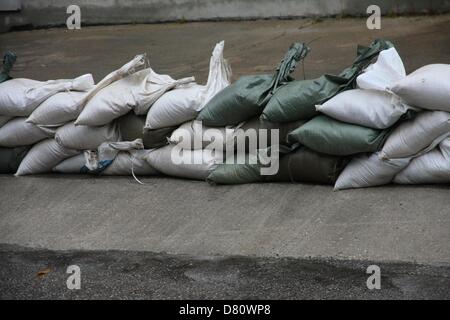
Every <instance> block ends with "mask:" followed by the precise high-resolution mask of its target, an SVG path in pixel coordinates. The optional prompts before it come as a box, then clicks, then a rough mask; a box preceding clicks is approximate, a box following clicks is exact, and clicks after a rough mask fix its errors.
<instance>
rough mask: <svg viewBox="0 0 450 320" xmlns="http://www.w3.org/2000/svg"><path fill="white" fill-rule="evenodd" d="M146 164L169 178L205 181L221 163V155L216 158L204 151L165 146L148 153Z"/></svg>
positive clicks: (212, 153) (210, 152)
mask: <svg viewBox="0 0 450 320" xmlns="http://www.w3.org/2000/svg"><path fill="white" fill-rule="evenodd" d="M147 162H148V163H149V164H150V165H151V166H152V167H153V168H155V169H156V170H158V171H159V172H162V173H164V174H166V175H169V176H174V177H181V178H187V179H194V180H205V179H206V177H208V175H209V174H210V173H211V172H212V171H213V170H214V169H215V168H216V167H217V165H218V164H219V163H221V162H223V155H220V156H217V155H215V154H214V152H212V151H211V150H206V149H205V150H202V149H200V150H186V149H182V148H180V147H179V146H176V145H167V146H165V147H162V148H159V149H155V150H152V151H150V152H149V153H148V155H147Z"/></svg>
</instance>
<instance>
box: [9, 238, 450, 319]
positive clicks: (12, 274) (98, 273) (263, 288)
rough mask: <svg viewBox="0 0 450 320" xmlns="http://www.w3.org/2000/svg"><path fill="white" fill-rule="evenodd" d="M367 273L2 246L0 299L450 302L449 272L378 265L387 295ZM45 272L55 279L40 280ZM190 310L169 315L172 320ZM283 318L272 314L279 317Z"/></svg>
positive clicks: (312, 264)
mask: <svg viewBox="0 0 450 320" xmlns="http://www.w3.org/2000/svg"><path fill="white" fill-rule="evenodd" d="M70 265H77V266H78V267H79V268H80V271H81V288H80V289H79V290H69V289H67V286H66V281H67V278H68V277H69V276H70V274H67V273H66V270H67V267H68V266H70ZM368 265H369V264H368V263H367V262H360V261H334V260H317V259H315V260H300V259H290V258H283V259H273V258H248V257H228V258H218V257H190V256H180V255H177V256H171V255H166V254H154V253H148V252H123V251H120V252H117V251H106V252H105V251H90V252H79V251H65V252H54V251H48V250H29V249H23V248H18V247H15V246H4V245H0V299H2V300H4V299H93V298H94V299H197V300H198V299H251V300H253V299H262V300H265V299H368V300H371V299H450V290H448V288H449V287H450V268H449V267H429V266H417V265H412V264H386V263H382V264H378V266H379V267H380V272H381V288H380V289H379V290H369V289H368V288H367V285H366V281H367V278H368V277H369V274H367V273H366V270H367V267H368ZM44 270H47V271H48V273H46V274H45V275H41V276H38V273H39V272H42V271H44ZM226 303H229V302H226ZM236 303H239V302H236ZM185 305H186V304H184V305H181V304H180V306H178V307H177V306H176V305H170V307H169V306H165V305H164V304H163V305H162V306H163V307H162V308H163V309H164V313H165V315H166V318H170V319H172V318H175V317H176V316H175V315H176V314H177V313H178V311H179V308H180V307H181V306H185ZM191 305H192V303H191ZM194 305H200V306H204V305H205V303H202V302H198V303H196V304H195V303H194ZM159 306H161V305H159ZM164 306H165V307H164ZM221 310H223V309H222V308H221ZM282 311H283V310H279V309H278V310H277V308H276V307H275V306H273V305H272V306H271V312H272V315H276V314H280V312H282ZM219 313H221V311H219ZM283 313H285V312H283ZM316 313H317V312H316ZM170 315H173V317H171V316H170ZM228 317H229V316H228ZM199 318H201V317H199Z"/></svg>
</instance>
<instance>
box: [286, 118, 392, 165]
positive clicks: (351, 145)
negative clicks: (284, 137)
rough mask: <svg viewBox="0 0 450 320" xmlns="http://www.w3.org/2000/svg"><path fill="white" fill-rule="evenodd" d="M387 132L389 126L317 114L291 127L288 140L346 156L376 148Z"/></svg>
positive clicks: (322, 151) (319, 150) (382, 141)
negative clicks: (382, 127) (370, 125)
mask: <svg viewBox="0 0 450 320" xmlns="http://www.w3.org/2000/svg"><path fill="white" fill-rule="evenodd" d="M389 132H390V130H389V129H388V130H377V129H372V128H366V127H361V126H358V125H354V124H349V123H344V122H341V121H337V120H334V119H332V118H329V117H327V116H324V115H321V116H317V117H315V118H313V119H312V120H310V121H308V122H307V123H306V124H304V125H303V126H301V127H300V128H298V129H296V130H294V131H292V132H291V133H290V134H289V135H288V141H290V142H292V143H294V142H298V143H300V144H302V145H304V146H306V147H308V148H310V149H312V150H314V151H317V152H320V153H325V154H329V155H336V156H347V155H353V154H357V153H362V152H376V151H378V150H380V149H381V147H382V146H383V143H384V141H385V140H386V138H387V136H388V134H389Z"/></svg>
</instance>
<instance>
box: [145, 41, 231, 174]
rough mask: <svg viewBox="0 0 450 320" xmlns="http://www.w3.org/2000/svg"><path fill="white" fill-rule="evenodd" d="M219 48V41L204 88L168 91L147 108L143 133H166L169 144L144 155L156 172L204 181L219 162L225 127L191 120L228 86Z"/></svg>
mask: <svg viewBox="0 0 450 320" xmlns="http://www.w3.org/2000/svg"><path fill="white" fill-rule="evenodd" d="M223 49H224V42H223V41H222V42H220V43H218V44H217V45H216V46H215V48H214V50H213V53H212V56H211V59H210V65H209V75H208V81H207V83H206V85H204V86H201V85H198V84H189V85H185V86H183V87H180V88H176V89H174V90H171V91H169V92H167V93H165V94H164V95H163V96H162V97H161V98H160V99H159V100H158V101H156V102H155V104H154V105H153V106H152V107H151V108H150V110H149V112H148V114H147V119H146V124H145V128H144V130H145V131H147V132H146V133H147V134H149V135H151V136H155V135H156V136H159V137H161V138H162V134H164V133H167V134H169V136H168V137H167V141H168V142H169V143H170V144H169V145H167V146H164V147H162V148H159V149H156V150H152V151H150V152H149V153H148V155H147V161H148V162H149V163H150V165H151V166H152V167H154V168H155V169H157V170H158V171H160V172H162V173H164V174H167V175H171V176H175V177H181V178H188V179H195V180H205V179H206V177H207V176H208V175H209V173H210V172H211V171H212V170H214V169H215V168H216V166H217V165H218V164H220V163H222V162H223V154H224V145H225V144H226V141H227V139H226V134H225V128H223V129H215V128H207V127H206V128H204V127H203V126H202V124H201V123H200V122H196V121H192V119H195V118H196V117H197V114H198V113H199V112H200V110H202V109H203V107H204V106H205V104H207V103H208V102H209V101H210V100H211V98H213V97H214V96H215V95H216V94H217V93H218V92H219V91H221V90H222V89H224V88H226V87H227V86H228V85H229V84H230V76H231V70H230V68H229V66H228V63H227V62H226V60H225V59H224V57H223ZM178 126H179V128H177V129H176V130H173V128H174V127H178ZM211 132H212V134H211V135H210V136H209V133H211ZM204 133H205V135H204ZM213 136H214V138H212V137H213ZM157 140H158V139H156V141H157ZM212 140H214V141H212ZM156 141H155V142H156ZM154 144H155V143H154ZM213 145H214V146H213ZM215 148H218V150H215Z"/></svg>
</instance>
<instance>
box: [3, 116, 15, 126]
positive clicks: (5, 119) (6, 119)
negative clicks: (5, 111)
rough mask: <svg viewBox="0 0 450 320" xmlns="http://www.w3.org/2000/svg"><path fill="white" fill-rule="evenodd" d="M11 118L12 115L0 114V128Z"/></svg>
mask: <svg viewBox="0 0 450 320" xmlns="http://www.w3.org/2000/svg"><path fill="white" fill-rule="evenodd" d="M11 119H12V117H7V116H0V128H1V127H3V126H4V125H5V123H7V122H8V121H9V120H11Z"/></svg>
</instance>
